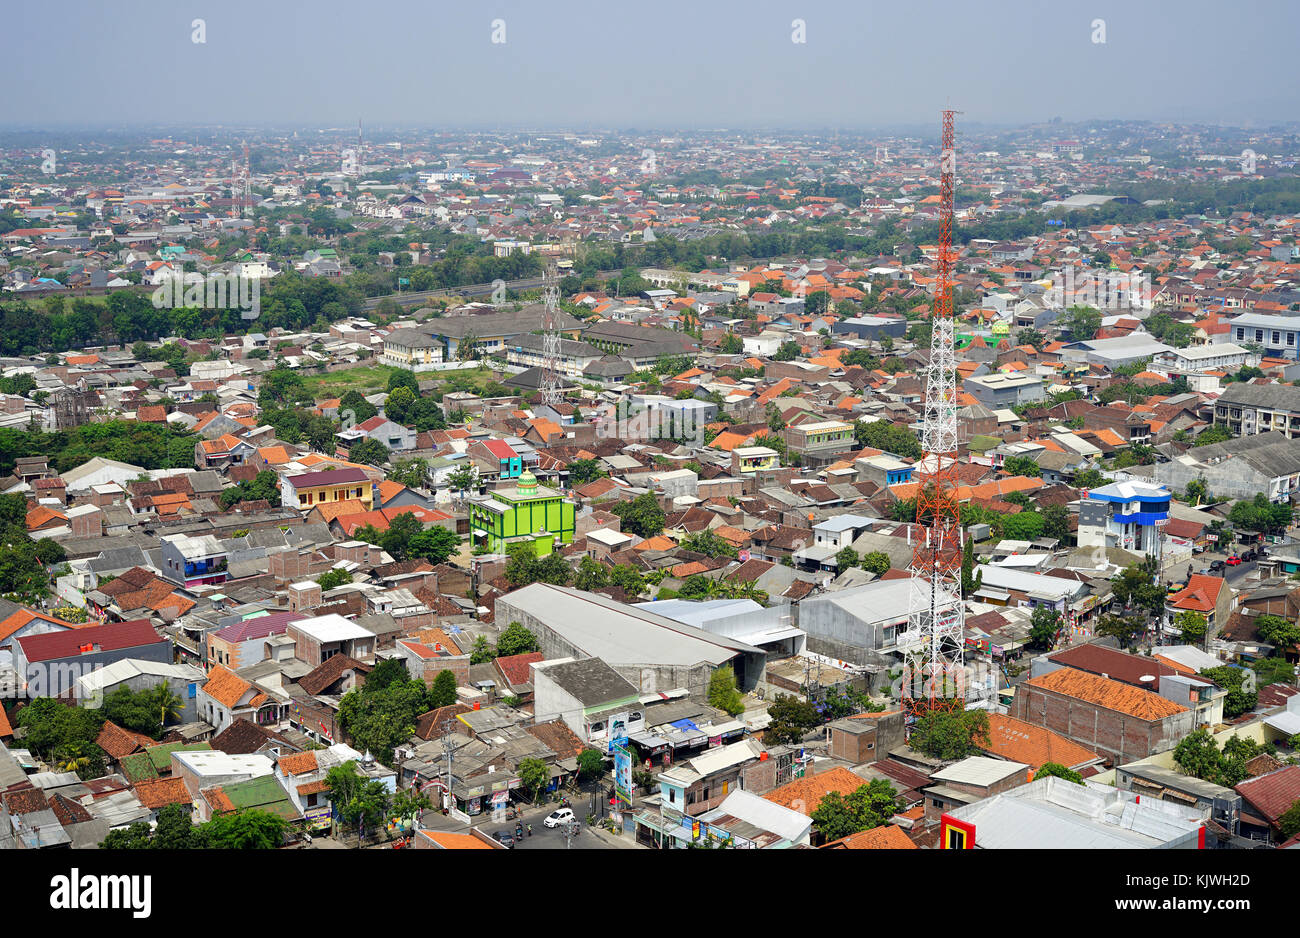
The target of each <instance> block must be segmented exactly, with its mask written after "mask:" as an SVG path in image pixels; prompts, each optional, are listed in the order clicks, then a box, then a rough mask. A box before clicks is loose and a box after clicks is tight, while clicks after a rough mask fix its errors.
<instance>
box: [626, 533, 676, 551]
mask: <svg viewBox="0 0 1300 938" xmlns="http://www.w3.org/2000/svg"><path fill="white" fill-rule="evenodd" d="M676 546H677V542H676V541H674V540H673V539H672V538H671V537H668V536H667V535H664V534H657V535H655V536H654V537H648V538H646V539H645V540H644V541H642V542H641V543H640V544H638V545H636V547H634V548H632V549H633V550H672V549H673V548H674V547H676Z"/></svg>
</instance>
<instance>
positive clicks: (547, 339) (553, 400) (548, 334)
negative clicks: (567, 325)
mask: <svg viewBox="0 0 1300 938" xmlns="http://www.w3.org/2000/svg"><path fill="white" fill-rule="evenodd" d="M542 303H543V304H544V305H545V311H544V312H543V314H542V383H541V391H542V403H543V404H547V405H550V406H553V405H555V404H558V403H559V402H560V305H559V304H560V274H559V271H558V270H557V269H556V265H555V264H547V265H546V272H545V273H544V274H542Z"/></svg>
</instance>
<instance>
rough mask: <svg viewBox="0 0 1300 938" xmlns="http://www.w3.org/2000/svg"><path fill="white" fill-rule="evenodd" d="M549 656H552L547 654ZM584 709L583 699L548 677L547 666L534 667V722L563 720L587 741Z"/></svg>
mask: <svg viewBox="0 0 1300 938" xmlns="http://www.w3.org/2000/svg"><path fill="white" fill-rule="evenodd" d="M533 634H534V635H536V634H537V633H536V632H534V633H533ZM547 657H548V658H550V657H552V656H551V655H547ZM560 657H564V656H563V655H561V656H560ZM582 710H583V707H582V701H580V700H578V698H577V697H574V696H573V695H572V694H570V693H569V692H568V691H566V690H564V689H563V688H561V687H560V686H559V685H558V684H556V683H555V682H554V681H552V680H551V679H550V678H548V677H547V676H546V669H545V668H534V669H533V713H534V714H535V715H536V716H535V718H534V721H533V722H535V723H548V722H550V721H551V720H555V719H559V720H562V721H563V722H564V725H565V726H567V727H568V728H569V729H571V730H573V732H574V734H575V735H577V737H578V738H579V739H581V740H582V741H583V742H586V741H587V726H586V723H585V721H584V720H583V713H582Z"/></svg>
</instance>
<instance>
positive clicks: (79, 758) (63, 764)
mask: <svg viewBox="0 0 1300 938" xmlns="http://www.w3.org/2000/svg"><path fill="white" fill-rule="evenodd" d="M54 764H55V766H56V767H57V768H58V770H59V771H60V772H77V773H78V774H80V772H81V770H82V769H84V768H86V767H87V766H89V765H90V756H88V755H86V751H85V749H84V747H83V746H82V744H81V743H71V744H69V745H68V746H67V747H66V748H64V749H61V750H59V752H57V753H56V754H55V756H54Z"/></svg>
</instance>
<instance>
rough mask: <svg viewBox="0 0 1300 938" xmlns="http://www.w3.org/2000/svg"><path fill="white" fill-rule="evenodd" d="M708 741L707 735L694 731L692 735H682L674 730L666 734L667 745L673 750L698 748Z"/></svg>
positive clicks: (679, 731)
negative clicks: (690, 747)
mask: <svg viewBox="0 0 1300 938" xmlns="http://www.w3.org/2000/svg"><path fill="white" fill-rule="evenodd" d="M708 741H709V735H708V734H707V733H701V732H700V731H699V730H696V731H695V732H693V733H684V732H682V731H681V730H674V731H673V732H672V733H669V734H668V745H670V746H672V747H673V748H674V749H682V748H685V747H689V746H699V745H702V744H703V743H707V742H708Z"/></svg>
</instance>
